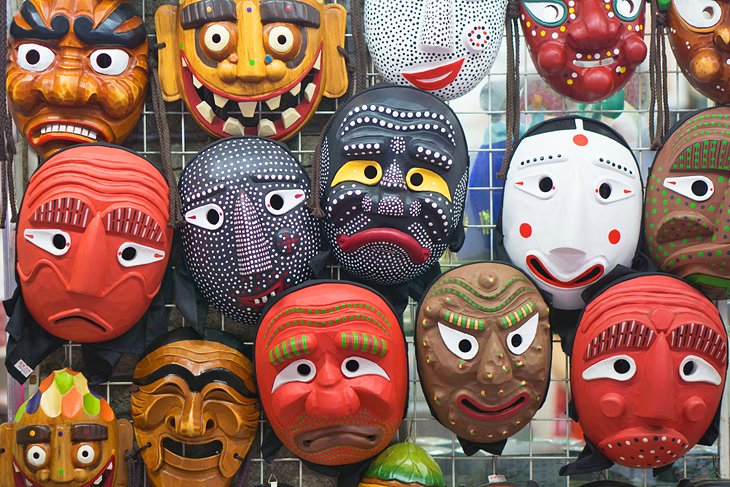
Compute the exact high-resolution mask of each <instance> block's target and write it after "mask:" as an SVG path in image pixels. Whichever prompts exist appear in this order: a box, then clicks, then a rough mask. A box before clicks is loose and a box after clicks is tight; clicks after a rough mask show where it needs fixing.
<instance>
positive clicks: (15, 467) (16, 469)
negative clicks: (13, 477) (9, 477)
mask: <svg viewBox="0 0 730 487" xmlns="http://www.w3.org/2000/svg"><path fill="white" fill-rule="evenodd" d="M13 468H14V469H15V471H16V472H20V470H18V466H17V465H15V463H13Z"/></svg>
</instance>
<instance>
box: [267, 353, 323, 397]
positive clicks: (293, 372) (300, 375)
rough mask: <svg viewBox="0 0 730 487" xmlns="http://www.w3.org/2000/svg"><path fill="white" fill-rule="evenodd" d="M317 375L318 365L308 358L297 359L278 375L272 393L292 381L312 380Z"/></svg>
mask: <svg viewBox="0 0 730 487" xmlns="http://www.w3.org/2000/svg"><path fill="white" fill-rule="evenodd" d="M316 375H317V367H315V366H314V364H313V363H312V362H311V361H309V360H307V359H300V360H295V361H294V362H292V363H290V364H289V365H287V366H286V367H284V368H283V369H282V370H281V372H279V373H278V374H277V375H276V378H275V379H274V385H273V386H271V393H272V394H273V393H274V391H275V390H277V389H278V388H279V387H281V386H283V385H284V384H288V383H290V382H311V381H312V380H313V379H314V377H315V376H316Z"/></svg>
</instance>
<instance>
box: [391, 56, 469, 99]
mask: <svg viewBox="0 0 730 487" xmlns="http://www.w3.org/2000/svg"><path fill="white" fill-rule="evenodd" d="M463 64H464V58H461V59H457V60H456V61H454V62H451V63H447V64H442V65H440V66H436V67H435V68H429V69H424V70H423V71H411V72H408V73H406V72H402V73H401V76H403V77H404V78H405V79H406V80H407V81H408V82H409V83H411V84H412V85H413V86H415V87H416V88H420V89H422V90H428V91H434V90H440V89H441V88H445V87H446V86H448V85H450V84H451V83H452V82H453V81H454V80H455V79H456V77H457V76H458V75H459V71H461V66H462V65H463Z"/></svg>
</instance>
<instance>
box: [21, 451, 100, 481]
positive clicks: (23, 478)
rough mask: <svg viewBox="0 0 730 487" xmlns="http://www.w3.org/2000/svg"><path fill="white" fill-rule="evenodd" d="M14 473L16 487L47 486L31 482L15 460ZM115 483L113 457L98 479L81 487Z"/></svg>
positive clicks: (95, 478)
mask: <svg viewBox="0 0 730 487" xmlns="http://www.w3.org/2000/svg"><path fill="white" fill-rule="evenodd" d="M13 473H14V479H15V487H43V485H47V484H39V483H36V482H33V481H31V480H29V479H28V478H27V477H26V476H25V475H24V474H23V472H21V471H20V469H19V468H18V465H17V463H16V462H15V459H13ZM113 482H114V456H113V455H112V457H111V458H110V459H109V462H108V463H107V464H106V467H104V468H103V469H101V472H100V473H99V474H98V475H97V476H96V477H94V478H93V479H91V480H90V481H88V482H86V483H85V484H83V485H81V487H112V486H113V485H114V484H113Z"/></svg>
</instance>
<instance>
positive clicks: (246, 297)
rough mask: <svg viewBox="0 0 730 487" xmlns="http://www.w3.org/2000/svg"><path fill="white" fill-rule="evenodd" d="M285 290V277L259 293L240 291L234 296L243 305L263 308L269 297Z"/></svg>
mask: <svg viewBox="0 0 730 487" xmlns="http://www.w3.org/2000/svg"><path fill="white" fill-rule="evenodd" d="M283 290H284V280H283V278H279V279H278V280H277V281H276V282H275V283H274V284H272V285H271V286H269V287H268V288H266V289H264V290H263V291H261V292H259V293H257V294H244V293H245V291H240V292H238V293H237V294H235V295H234V298H235V299H236V300H237V301H238V302H239V303H240V304H241V305H243V306H247V307H249V308H251V309H261V308H263V307H264V305H265V304H266V303H267V302H268V301H269V299H272V298H274V296H276V295H277V294H279V293H280V292H282V291H283Z"/></svg>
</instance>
